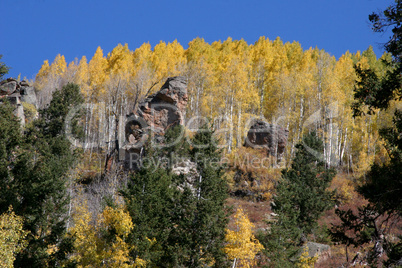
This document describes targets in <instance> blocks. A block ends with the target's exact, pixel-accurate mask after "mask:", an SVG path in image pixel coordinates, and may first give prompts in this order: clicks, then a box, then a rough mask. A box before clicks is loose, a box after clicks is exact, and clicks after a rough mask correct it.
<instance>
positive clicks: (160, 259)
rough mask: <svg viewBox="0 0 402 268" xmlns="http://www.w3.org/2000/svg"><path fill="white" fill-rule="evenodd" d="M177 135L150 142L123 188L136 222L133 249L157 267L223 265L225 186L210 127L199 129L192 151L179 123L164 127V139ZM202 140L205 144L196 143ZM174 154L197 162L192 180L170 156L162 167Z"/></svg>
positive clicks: (225, 219) (137, 254) (128, 206)
mask: <svg viewBox="0 0 402 268" xmlns="http://www.w3.org/2000/svg"><path fill="white" fill-rule="evenodd" d="M177 138H179V141H178V143H176V144H174V145H173V146H169V147H167V148H164V149H163V150H159V151H156V150H155V149H154V148H152V147H151V146H150V145H148V146H147V147H146V150H145V151H146V158H144V159H143V162H142V163H143V165H142V167H141V169H140V170H139V171H138V172H137V173H136V174H135V175H134V176H133V177H132V181H131V182H130V184H129V186H128V188H127V189H126V190H124V191H123V196H124V197H125V200H126V203H127V208H128V211H129V212H130V215H131V217H132V218H133V224H134V228H133V232H132V240H131V241H132V243H133V245H134V246H135V247H136V249H135V251H134V252H133V253H132V254H133V255H134V257H140V258H141V259H144V260H146V261H148V263H150V264H151V265H156V266H158V267H200V266H205V265H215V266H216V267H223V266H222V265H224V259H225V258H224V252H223V247H224V239H225V227H226V223H227V215H226V212H225V200H226V197H227V188H226V187H227V186H226V183H225V181H224V180H223V178H222V175H223V169H222V167H220V166H219V165H218V164H217V162H219V160H220V152H219V150H217V147H216V142H215V141H214V138H213V131H212V130H211V129H209V128H205V129H203V131H202V132H199V133H197V134H196V135H195V136H194V139H193V144H194V148H193V149H191V150H190V151H189V147H188V144H186V141H185V140H184V139H183V135H182V127H181V126H177V127H175V128H173V129H172V130H170V131H168V132H167V133H166V135H165V142H166V144H169V143H170V142H171V141H174V140H176V139H177ZM201 144H204V145H206V146H205V148H196V145H201ZM175 154H176V156H177V157H185V158H186V159H187V160H188V159H191V160H192V161H194V162H195V163H196V164H197V170H198V173H199V177H197V180H196V181H195V182H194V183H193V185H192V186H189V185H186V184H183V182H184V180H185V178H184V176H185V175H174V174H172V173H171V168H172V165H170V164H171V163H170V162H168V163H167V164H168V166H167V167H166V166H165V168H163V169H162V168H161V166H160V163H161V161H165V160H166V161H171V160H172V159H173V158H174V157H175V156H174V155H175ZM167 159H169V160H167ZM210 160H214V161H215V163H216V164H217V166H211V165H210ZM211 162H212V161H211ZM157 163H159V166H158V164H157ZM173 164H174V163H173Z"/></svg>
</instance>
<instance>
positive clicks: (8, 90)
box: [0, 78, 37, 126]
mask: <svg viewBox="0 0 402 268" xmlns="http://www.w3.org/2000/svg"><path fill="white" fill-rule="evenodd" d="M4 98H7V99H8V100H9V102H10V103H11V104H12V105H13V106H14V107H15V109H14V114H15V115H16V116H18V117H19V118H20V119H21V124H22V126H24V125H25V116H24V108H23V106H22V102H26V103H29V104H32V105H34V106H35V108H36V107H37V103H36V94H35V90H34V88H33V87H31V86H29V84H28V83H27V82H26V81H24V80H23V81H21V82H18V81H17V80H15V79H13V78H7V79H6V80H4V81H2V82H0V101H1V100H2V99H4Z"/></svg>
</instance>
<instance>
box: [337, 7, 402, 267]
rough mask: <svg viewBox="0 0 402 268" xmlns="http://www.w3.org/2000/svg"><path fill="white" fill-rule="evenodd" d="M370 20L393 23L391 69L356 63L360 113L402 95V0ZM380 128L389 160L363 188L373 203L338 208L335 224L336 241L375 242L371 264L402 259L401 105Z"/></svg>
mask: <svg viewBox="0 0 402 268" xmlns="http://www.w3.org/2000/svg"><path fill="white" fill-rule="evenodd" d="M369 20H370V21H371V23H372V28H373V30H374V31H375V32H383V31H384V30H386V29H387V28H389V27H393V28H392V33H393V35H392V36H391V38H390V40H389V41H388V42H387V43H386V44H385V50H386V51H387V52H388V53H390V54H391V55H392V60H388V61H385V64H386V65H387V67H388V71H387V72H386V74H385V75H384V76H380V75H379V74H378V73H377V72H376V70H374V69H372V68H366V69H365V68H362V67H361V66H356V67H355V69H356V73H357V75H358V78H359V80H358V82H357V86H356V88H355V94H354V98H355V102H354V103H353V105H352V108H353V111H354V116H355V117H357V116H362V115H363V114H365V113H368V114H373V113H374V110H375V109H381V110H386V109H388V108H389V106H390V103H391V102H392V101H394V100H399V101H400V100H401V99H402V76H401V74H402V57H401V55H402V54H401V52H402V27H401V22H402V1H401V0H396V1H395V4H394V5H391V6H389V7H388V8H387V9H386V10H385V11H384V12H383V13H382V14H381V13H380V14H377V13H373V14H371V15H370V16H369ZM379 132H380V136H381V137H382V138H383V140H384V141H385V146H386V149H387V152H388V155H389V159H390V161H387V162H384V163H374V164H373V165H372V166H371V169H370V170H369V171H368V173H367V174H365V176H364V177H363V178H362V179H363V184H362V185H361V186H360V187H359V188H358V191H359V192H360V193H361V194H362V195H363V197H365V198H366V199H367V200H368V201H369V204H368V205H366V206H362V207H359V209H358V213H357V214H356V213H354V212H353V211H352V210H348V211H342V210H337V211H336V213H337V214H338V216H339V218H340V219H341V224H339V225H334V226H333V227H332V229H331V231H330V234H331V236H332V239H333V241H336V242H341V243H343V244H345V245H346V246H349V245H353V246H355V247H362V246H363V245H365V244H367V243H371V245H372V246H371V249H370V251H369V254H368V255H367V260H368V261H369V262H370V263H371V264H372V265H376V266H378V265H380V261H381V259H382V258H383V256H384V255H386V256H387V257H388V260H386V261H385V262H384V264H385V265H386V266H393V265H402V242H401V240H400V239H399V240H396V241H395V240H394V241H393V242H392V241H391V240H393V239H390V237H392V236H394V235H391V233H390V231H391V230H392V225H393V223H394V222H398V221H400V217H401V216H402V213H401V211H402V198H401V196H402V180H401V178H402V168H401V167H402V151H401V148H402V137H401V133H402V112H401V111H400V110H397V109H396V110H395V112H394V119H393V126H391V127H387V128H383V129H381V130H380V131H379ZM347 259H348V256H347Z"/></svg>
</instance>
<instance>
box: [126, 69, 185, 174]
mask: <svg viewBox="0 0 402 268" xmlns="http://www.w3.org/2000/svg"><path fill="white" fill-rule="evenodd" d="M187 100H188V96H187V82H186V79H185V78H184V77H181V76H177V77H171V78H168V79H167V80H166V82H165V84H164V85H163V86H162V87H161V89H160V90H159V91H158V92H156V93H155V94H153V95H150V96H148V97H147V98H146V99H145V100H143V101H142V102H141V103H140V104H139V105H138V109H137V110H136V111H135V112H134V113H133V114H132V115H130V116H129V117H128V118H127V120H126V122H125V124H124V126H121V127H122V128H124V137H121V138H120V141H119V144H120V151H119V159H120V160H121V161H125V162H126V167H128V168H130V169H132V168H136V167H134V166H132V163H134V162H136V160H138V158H139V157H140V155H141V149H142V147H143V144H144V142H145V141H146V140H147V138H148V137H149V135H152V137H153V139H154V140H155V141H156V142H158V143H163V139H164V138H163V137H164V135H165V133H166V131H167V130H168V129H169V128H171V127H174V126H176V125H179V124H183V122H184V114H185V110H186V106H187Z"/></svg>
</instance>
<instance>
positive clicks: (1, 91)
mask: <svg viewBox="0 0 402 268" xmlns="http://www.w3.org/2000/svg"><path fill="white" fill-rule="evenodd" d="M18 89H19V84H18V81H17V80H15V79H13V78H7V79H6V80H4V81H2V82H1V83H0V96H4V95H11V94H13V93H14V92H17V90H18Z"/></svg>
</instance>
